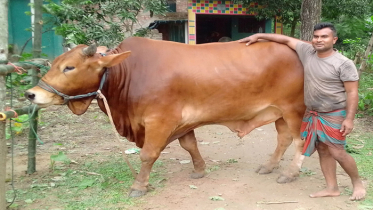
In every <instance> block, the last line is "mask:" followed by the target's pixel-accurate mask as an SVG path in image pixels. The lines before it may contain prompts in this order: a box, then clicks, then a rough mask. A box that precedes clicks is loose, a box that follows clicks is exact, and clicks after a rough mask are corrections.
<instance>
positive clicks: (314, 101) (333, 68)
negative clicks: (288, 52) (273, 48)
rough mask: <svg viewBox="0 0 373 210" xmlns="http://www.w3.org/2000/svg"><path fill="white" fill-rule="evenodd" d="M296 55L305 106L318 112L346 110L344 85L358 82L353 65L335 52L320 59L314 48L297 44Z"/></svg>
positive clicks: (304, 44) (300, 43)
mask: <svg viewBox="0 0 373 210" xmlns="http://www.w3.org/2000/svg"><path fill="white" fill-rule="evenodd" d="M296 52H297V53H298V56H299V58H300V60H301V62H302V64H303V67H304V103H305V104H306V106H307V108H308V109H310V110H313V111H317V112H330V111H333V110H337V109H344V108H346V90H345V88H344V84H343V82H346V81H357V80H359V75H358V73H357V69H356V67H355V65H354V63H353V62H352V61H351V60H350V59H348V58H346V57H345V56H343V55H342V54H340V53H338V52H337V51H336V52H334V53H333V54H332V55H331V56H329V57H326V58H319V57H318V56H317V54H316V51H315V50H314V48H313V46H312V45H311V44H308V43H304V42H298V44H297V46H296Z"/></svg>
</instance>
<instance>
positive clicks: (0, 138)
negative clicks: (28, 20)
mask: <svg viewBox="0 0 373 210" xmlns="http://www.w3.org/2000/svg"><path fill="white" fill-rule="evenodd" d="M7 55H8V0H0V60H6V59H7ZM5 95H6V86H5V75H0V110H4V107H5ZM6 155H7V146H6V138H5V122H0V209H6V198H5V193H6V188H5V176H6Z"/></svg>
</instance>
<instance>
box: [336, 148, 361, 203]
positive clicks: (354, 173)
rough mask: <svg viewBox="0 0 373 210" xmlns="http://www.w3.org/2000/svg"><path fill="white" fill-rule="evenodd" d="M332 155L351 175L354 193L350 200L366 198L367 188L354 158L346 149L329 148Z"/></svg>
mask: <svg viewBox="0 0 373 210" xmlns="http://www.w3.org/2000/svg"><path fill="white" fill-rule="evenodd" d="M329 150H330V152H331V154H332V156H333V157H334V158H335V159H336V160H337V161H338V163H339V164H340V165H341V166H342V168H343V169H344V170H345V171H346V173H347V174H348V175H349V176H350V178H351V182H352V186H353V193H352V195H351V197H350V200H362V199H364V198H365V195H366V190H365V187H364V185H363V182H362V181H361V179H360V177H359V172H358V170H357V166H356V162H355V160H354V158H353V157H352V156H351V155H350V154H348V153H347V152H346V151H345V150H338V149H335V148H329Z"/></svg>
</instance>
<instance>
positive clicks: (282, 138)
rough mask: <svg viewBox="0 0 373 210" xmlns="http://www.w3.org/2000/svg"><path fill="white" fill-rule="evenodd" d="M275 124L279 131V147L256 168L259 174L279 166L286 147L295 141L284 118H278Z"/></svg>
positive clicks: (266, 172) (269, 171)
mask: <svg viewBox="0 0 373 210" xmlns="http://www.w3.org/2000/svg"><path fill="white" fill-rule="evenodd" d="M275 125H276V130H277V133H278V134H277V147H276V150H275V152H274V153H273V154H272V156H271V158H270V159H269V160H268V161H267V162H266V163H265V164H263V165H261V166H259V168H258V169H257V170H256V172H257V173H259V174H268V173H271V172H272V171H273V169H274V168H277V167H278V165H279V162H280V160H281V158H282V156H283V155H284V153H285V151H286V149H287V148H288V147H289V145H290V144H291V143H292V141H293V137H292V136H291V134H290V131H289V128H288V126H287V124H286V122H285V121H284V119H283V118H280V119H278V120H276V122H275Z"/></svg>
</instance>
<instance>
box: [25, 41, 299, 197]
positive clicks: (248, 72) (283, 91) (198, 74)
mask: <svg viewBox="0 0 373 210" xmlns="http://www.w3.org/2000/svg"><path fill="white" fill-rule="evenodd" d="M129 55H130V56H129ZM104 72H107V73H105V74H107V75H106V76H105V77H103V75H104ZM102 78H103V79H102ZM101 79H102V81H103V82H102V93H103V94H104V95H105V96H106V98H107V100H108V104H109V106H110V109H111V112H112V116H113V120H114V123H115V127H116V129H117V131H118V132H119V134H120V135H122V136H124V137H126V138H127V139H128V140H129V141H131V142H135V143H136V145H137V146H138V147H140V148H142V150H141V152H140V158H141V161H142V165H141V170H140V172H139V174H138V175H137V177H136V181H135V182H134V184H133V185H132V187H131V189H132V190H131V193H130V196H140V195H143V194H145V193H146V192H147V188H148V185H149V183H148V180H149V174H150V171H151V168H152V166H153V163H154V162H155V161H156V160H157V158H158V157H159V155H160V153H161V151H162V150H163V149H164V148H165V147H166V146H167V145H168V144H169V143H170V142H172V141H174V140H175V139H179V142H180V145H181V146H182V147H183V148H184V149H185V150H187V151H188V152H189V153H190V155H191V157H192V160H193V164H194V172H193V174H192V178H200V177H203V176H204V173H205V161H204V160H203V159H202V157H201V154H200V153H199V151H198V148H197V142H196V138H195V135H194V131H193V129H195V128H197V127H199V126H203V125H208V124H220V125H225V126H227V127H228V128H229V129H230V130H232V131H233V132H237V134H238V136H239V137H243V136H245V135H246V134H248V133H249V132H250V131H252V130H253V129H255V128H257V127H259V126H262V125H265V124H268V123H271V122H275V125H276V130H277V132H278V137H277V140H278V142H277V148H276V150H275V152H274V153H273V155H272V156H271V158H270V159H269V161H267V162H266V163H265V164H263V165H261V167H260V168H259V169H258V172H259V173H270V172H272V170H273V169H274V168H275V167H277V166H278V164H279V161H280V159H281V157H282V156H283V154H284V152H285V150H286V149H287V148H288V146H289V145H290V144H291V143H292V141H293V138H294V142H295V145H296V152H295V156H294V159H293V161H292V163H291V164H290V165H289V167H288V168H287V169H286V170H285V171H284V172H283V173H282V175H281V176H280V177H279V179H278V182H289V181H292V180H294V178H295V177H297V176H298V174H299V169H300V167H301V165H302V161H303V156H302V155H301V149H302V146H303V142H302V141H301V140H300V133H299V130H300V124H301V120H302V115H303V113H304V110H305V106H304V104H303V67H302V64H301V63H300V61H299V60H298V57H297V55H296V54H295V52H294V51H292V50H291V49H290V48H288V47H287V46H285V45H281V44H277V43H274V42H262V43H256V44H253V45H251V46H249V47H246V46H245V44H242V43H238V42H230V43H213V44H204V45H194V46H192V45H186V44H180V43H174V42H166V41H154V40H149V39H144V38H128V39H126V40H125V41H123V42H122V43H121V44H120V45H119V46H118V47H117V48H116V49H114V50H113V51H111V52H110V53H108V55H106V56H105V55H103V54H99V53H96V48H95V47H94V46H90V47H87V46H85V45H79V46H77V47H76V48H74V49H72V50H71V51H69V52H66V53H64V54H62V55H61V56H59V57H57V58H56V59H55V60H54V62H53V64H52V68H51V70H50V71H49V72H48V73H47V74H46V75H45V76H44V77H43V78H42V83H41V84H39V86H36V87H34V88H32V89H30V90H28V91H27V92H26V97H27V98H28V99H29V100H31V101H32V102H34V103H36V104H38V105H40V106H49V105H54V104H64V103H67V105H68V107H69V108H70V109H71V111H72V112H73V113H75V114H78V115H80V114H83V113H84V112H85V111H86V110H87V108H88V106H89V105H90V103H91V101H92V100H93V99H94V98H95V95H94V94H88V95H83V96H78V97H68V96H67V95H69V96H76V95H82V94H87V93H91V92H93V93H95V91H97V90H98V89H99V88H100V89H101V87H100V80H101ZM98 104H99V106H100V108H101V110H102V111H103V112H105V113H106V109H105V107H104V104H103V101H102V100H101V99H98Z"/></svg>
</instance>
